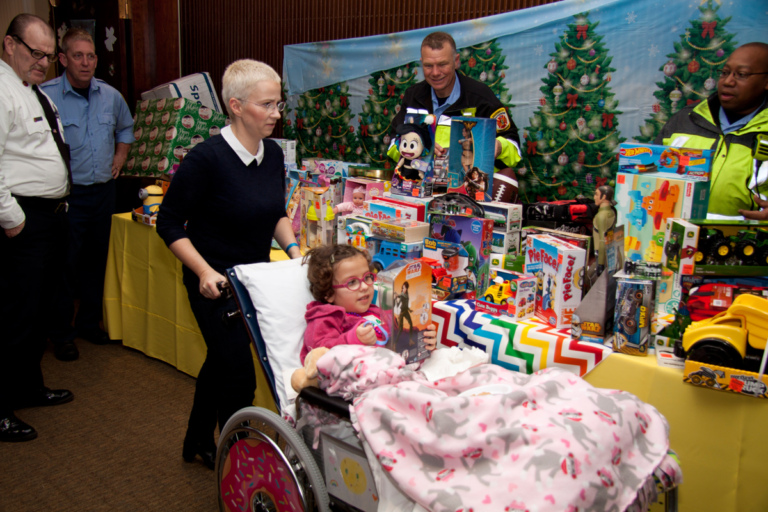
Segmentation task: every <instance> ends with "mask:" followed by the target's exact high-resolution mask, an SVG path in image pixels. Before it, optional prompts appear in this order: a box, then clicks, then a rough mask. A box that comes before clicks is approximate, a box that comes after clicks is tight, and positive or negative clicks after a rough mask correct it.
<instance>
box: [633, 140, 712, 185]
mask: <svg viewBox="0 0 768 512" xmlns="http://www.w3.org/2000/svg"><path fill="white" fill-rule="evenodd" d="M711 168H712V150H711V149H690V148H675V147H671V146H660V145H656V144H629V143H622V144H619V172H629V173H632V174H642V173H644V172H662V173H668V174H676V175H678V176H685V177H686V178H688V179H691V180H698V181H709V174H710V169H711Z"/></svg>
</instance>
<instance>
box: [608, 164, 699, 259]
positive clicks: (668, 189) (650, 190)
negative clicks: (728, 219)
mask: <svg viewBox="0 0 768 512" xmlns="http://www.w3.org/2000/svg"><path fill="white" fill-rule="evenodd" d="M614 199H615V200H616V202H617V204H616V212H617V214H618V215H617V218H616V225H617V226H620V225H624V226H625V232H624V253H625V255H626V258H627V259H629V260H634V261H641V260H643V261H654V262H658V261H661V257H662V254H663V249H664V230H665V228H666V220H667V219H670V218H677V219H693V218H705V217H706V216H707V205H708V203H709V182H707V181H694V180H690V179H687V178H685V177H679V176H674V175H672V174H667V173H662V172H654V173H644V174H630V173H626V172H620V173H618V174H617V176H616V193H615V195H614Z"/></svg>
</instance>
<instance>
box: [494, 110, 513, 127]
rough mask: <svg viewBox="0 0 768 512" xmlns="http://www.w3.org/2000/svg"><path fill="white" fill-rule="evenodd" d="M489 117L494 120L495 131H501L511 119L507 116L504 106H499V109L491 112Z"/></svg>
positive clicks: (508, 125)
mask: <svg viewBox="0 0 768 512" xmlns="http://www.w3.org/2000/svg"><path fill="white" fill-rule="evenodd" d="M491 119H495V120H496V131H497V132H503V131H504V130H506V129H507V128H509V127H510V125H511V124H512V120H510V118H509V112H507V109H506V108H505V107H501V108H500V109H499V110H497V111H496V112H494V113H493V114H491Z"/></svg>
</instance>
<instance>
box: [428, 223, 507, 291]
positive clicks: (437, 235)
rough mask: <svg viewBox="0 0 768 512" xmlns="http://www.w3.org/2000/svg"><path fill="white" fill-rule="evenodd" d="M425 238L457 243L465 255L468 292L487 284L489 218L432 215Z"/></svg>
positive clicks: (489, 239)
mask: <svg viewBox="0 0 768 512" xmlns="http://www.w3.org/2000/svg"><path fill="white" fill-rule="evenodd" d="M429 237H430V238H433V239H436V240H443V241H446V242H450V243H455V244H460V245H461V246H463V247H464V249H465V250H466V251H467V253H468V255H469V263H468V267H469V271H468V272H467V278H468V279H469V281H470V285H469V286H468V291H470V292H472V291H475V290H476V289H479V290H484V289H485V288H487V287H488V271H489V269H490V258H491V243H492V241H493V221H492V220H491V219H481V218H478V217H464V216H461V215H443V214H432V216H431V217H430V221H429Z"/></svg>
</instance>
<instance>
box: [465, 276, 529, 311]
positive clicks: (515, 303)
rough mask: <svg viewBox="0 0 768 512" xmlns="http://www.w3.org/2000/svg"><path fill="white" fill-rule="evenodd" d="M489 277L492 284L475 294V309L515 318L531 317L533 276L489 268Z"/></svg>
mask: <svg viewBox="0 0 768 512" xmlns="http://www.w3.org/2000/svg"><path fill="white" fill-rule="evenodd" d="M490 277H491V282H492V283H493V284H492V285H490V286H489V287H488V288H486V289H485V290H484V291H483V292H482V293H478V294H477V300H476V303H475V309H476V310H477V311H481V312H483V313H488V314H489V315H493V316H510V317H512V318H513V319H515V320H527V319H529V318H532V317H533V314H534V300H535V298H536V278H535V277H533V276H530V275H526V274H520V273H518V272H509V271H505V270H491V276H490Z"/></svg>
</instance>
